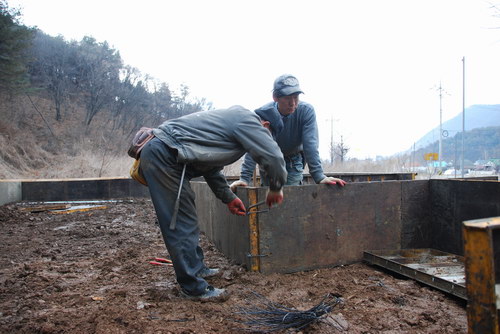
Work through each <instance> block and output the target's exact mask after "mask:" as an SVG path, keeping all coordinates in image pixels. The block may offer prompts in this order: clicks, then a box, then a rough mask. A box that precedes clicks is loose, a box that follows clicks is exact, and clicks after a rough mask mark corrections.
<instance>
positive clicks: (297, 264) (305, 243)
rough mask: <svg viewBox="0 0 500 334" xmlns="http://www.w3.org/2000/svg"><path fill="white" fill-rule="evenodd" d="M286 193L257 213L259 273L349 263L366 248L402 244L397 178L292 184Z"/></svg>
mask: <svg viewBox="0 0 500 334" xmlns="http://www.w3.org/2000/svg"><path fill="white" fill-rule="evenodd" d="M259 190H260V191H262V192H263V191H264V189H259ZM259 195H260V194H259ZM262 195H263V194H262ZM262 195H261V196H262ZM284 199H285V200H284V201H283V203H282V204H281V205H280V206H278V207H276V208H272V209H271V210H270V211H269V212H267V213H264V214H259V215H258V226H259V244H260V248H259V250H260V253H261V254H260V272H262V273H272V272H283V273H288V272H296V271H302V270H310V269H316V268H322V267H331V266H336V265H342V264H348V263H353V262H357V261H361V260H362V257H363V250H365V249H373V248H375V247H382V248H383V249H394V248H400V241H401V184H400V183H399V182H377V183H358V184H350V185H349V186H346V187H343V188H340V187H337V186H334V187H332V186H327V185H303V186H290V187H285V188H284Z"/></svg>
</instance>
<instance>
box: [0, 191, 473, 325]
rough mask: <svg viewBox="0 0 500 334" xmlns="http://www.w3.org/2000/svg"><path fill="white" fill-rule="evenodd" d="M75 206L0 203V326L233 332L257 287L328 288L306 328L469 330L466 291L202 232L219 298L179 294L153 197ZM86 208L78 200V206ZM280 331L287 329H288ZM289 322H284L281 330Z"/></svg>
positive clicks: (305, 293) (270, 296) (302, 296)
mask: <svg viewBox="0 0 500 334" xmlns="http://www.w3.org/2000/svg"><path fill="white" fill-rule="evenodd" d="M100 205H105V206H106V207H105V208H102V207H101V208H99V209H97V208H95V209H91V210H88V211H76V212H72V213H54V212H50V211H42V212H30V211H27V210H24V209H23V208H24V207H26V206H27V204H26V203H19V204H10V205H5V206H2V207H0V229H1V231H2V233H1V234H0V332H2V333H239V332H241V331H242V329H243V328H245V326H244V325H242V324H241V323H238V322H237V320H241V318H240V316H239V315H238V314H236V312H237V311H238V309H239V308H241V307H249V306H250V305H251V303H252V300H253V299H252V298H251V297H252V295H253V293H254V292H255V293H258V294H260V295H262V296H263V297H265V298H266V299H267V300H269V301H272V302H275V303H279V304H281V305H284V306H286V307H290V308H295V309H298V310H307V309H309V308H311V307H313V306H315V305H317V304H318V303H319V302H320V301H321V300H322V299H323V298H324V297H325V296H326V295H327V294H329V293H331V294H335V295H338V296H340V297H341V298H342V303H341V304H339V305H337V306H335V307H334V308H333V310H332V311H331V312H330V313H328V316H325V317H323V318H322V319H321V320H320V321H316V322H315V323H313V324H312V325H311V326H309V327H307V328H305V329H303V330H302V333H466V332H467V320H466V311H465V308H464V304H463V302H461V301H459V300H456V299H454V298H452V297H450V296H447V295H445V294H443V293H441V292H439V291H436V290H432V289H430V288H427V287H424V286H421V285H419V284H418V283H416V282H414V281H412V280H406V279H402V278H396V277H393V276H391V275H389V274H387V273H384V272H381V271H378V270H376V269H375V268H372V267H370V266H368V265H365V264H362V263H358V264H354V265H349V266H342V267H337V268H331V269H322V270H314V271H308V272H298V273H294V274H271V275H262V274H260V273H255V272H248V271H246V270H245V268H243V267H241V266H238V265H236V264H233V263H231V262H230V261H228V259H227V258H225V257H224V256H222V255H221V254H220V253H219V252H218V251H217V249H216V248H215V247H214V246H213V245H212V244H211V243H210V242H209V241H208V240H207V239H206V238H205V237H204V236H202V239H201V244H202V247H203V249H204V250H205V256H206V262H207V264H208V265H209V266H212V267H219V268H221V269H222V274H221V275H220V276H218V277H215V278H212V279H209V282H210V283H211V284H213V285H214V286H216V287H225V288H226V289H228V290H229V292H230V293H231V296H230V298H229V299H228V300H227V301H225V302H223V303H201V302H194V301H188V300H185V299H183V298H182V297H181V295H180V294H179V288H178V285H177V284H176V281H175V276H174V274H173V271H172V268H171V267H167V266H154V265H151V264H149V261H150V260H151V259H152V258H153V257H157V256H159V257H168V253H167V251H166V249H165V246H164V244H163V241H162V238H161V235H160V232H159V228H158V226H157V223H156V216H155V214H154V211H153V207H152V205H151V202H150V201H147V200H136V199H134V200H130V201H121V202H106V203H101V204H100ZM82 210H83V209H82ZM285 332H286V331H285ZM288 332H289V331H288Z"/></svg>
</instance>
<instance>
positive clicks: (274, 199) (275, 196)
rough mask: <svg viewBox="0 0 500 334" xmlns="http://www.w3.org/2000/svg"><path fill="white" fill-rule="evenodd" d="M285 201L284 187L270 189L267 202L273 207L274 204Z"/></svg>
mask: <svg viewBox="0 0 500 334" xmlns="http://www.w3.org/2000/svg"><path fill="white" fill-rule="evenodd" d="M281 202H283V189H282V190H278V191H276V190H269V191H268V192H267V196H266V204H267V205H268V206H269V207H272V206H273V204H281Z"/></svg>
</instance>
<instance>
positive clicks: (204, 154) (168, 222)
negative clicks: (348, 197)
mask: <svg viewBox="0 0 500 334" xmlns="http://www.w3.org/2000/svg"><path fill="white" fill-rule="evenodd" d="M268 126H269V121H268V120H267V119H262V118H259V117H258V116H257V115H256V113H254V112H253V111H251V110H248V109H245V108H243V107H240V106H233V107H231V108H228V109H218V110H210V111H200V112H196V113H193V114H189V115H186V116H182V117H179V118H175V119H170V120H167V121H166V122H164V123H163V124H161V125H160V126H159V127H158V128H156V129H154V130H153V133H154V138H153V139H151V140H150V141H149V142H148V143H147V144H145V145H144V148H143V149H142V151H141V155H140V167H139V173H140V175H141V177H142V178H143V179H144V181H145V183H146V184H147V185H148V187H149V192H150V194H151V199H152V202H153V205H154V208H155V211H156V215H157V217H158V223H159V225H160V230H161V233H162V236H163V240H164V242H165V246H166V247H167V250H168V252H169V255H170V257H171V260H172V263H173V267H174V270H175V274H176V277H177V282H178V283H179V285H180V287H181V292H182V295H183V296H184V297H186V298H189V299H195V300H205V301H209V300H218V299H220V298H221V297H225V296H227V293H226V292H225V290H224V289H217V288H214V287H213V286H211V285H209V284H208V283H207V281H206V280H205V278H207V277H209V276H213V275H214V274H217V273H218V270H217V269H212V268H208V267H206V266H205V264H204V256H203V251H202V249H201V248H200V246H199V228H198V218H197V216H196V206H195V194H194V192H193V190H192V189H191V186H190V183H189V181H190V180H191V179H192V178H195V177H199V176H203V177H204V179H205V181H206V182H207V184H208V185H209V187H210V189H211V190H212V191H213V193H214V194H215V196H216V197H217V198H218V199H220V200H221V201H222V202H223V203H226V204H227V206H228V209H229V211H230V212H231V213H233V214H236V215H243V216H244V215H245V213H246V208H245V206H244V204H243V203H242V201H241V200H240V199H239V198H238V197H237V196H236V194H234V192H232V191H231V190H230V189H229V185H228V183H227V181H226V178H225V177H224V175H223V174H222V169H223V167H224V166H226V165H230V164H232V163H234V162H235V161H237V160H238V159H240V158H241V157H242V156H243V155H244V154H245V153H246V152H248V153H249V156H251V157H252V158H253V159H254V160H255V161H257V162H258V163H259V164H260V165H261V166H264V167H263V168H264V169H265V170H266V173H267V175H269V179H270V180H271V181H270V183H269V189H268V192H267V195H266V203H267V205H268V206H272V205H274V204H279V203H281V202H282V201H283V191H282V187H283V185H284V183H285V182H286V169H285V162H284V160H283V154H282V153H281V150H280V148H279V147H278V145H277V144H276V142H275V141H274V140H273V138H272V137H271V134H270V132H269V131H268V130H266V128H268Z"/></svg>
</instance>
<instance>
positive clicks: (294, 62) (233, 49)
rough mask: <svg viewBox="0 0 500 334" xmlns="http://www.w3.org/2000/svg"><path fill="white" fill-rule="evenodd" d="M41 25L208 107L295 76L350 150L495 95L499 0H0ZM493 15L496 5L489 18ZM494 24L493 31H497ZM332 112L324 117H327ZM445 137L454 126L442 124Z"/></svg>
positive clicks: (325, 136) (258, 96) (499, 83)
mask: <svg viewBox="0 0 500 334" xmlns="http://www.w3.org/2000/svg"><path fill="white" fill-rule="evenodd" d="M8 4H9V7H18V8H20V9H21V11H22V13H23V22H24V24H26V25H29V26H37V27H38V28H40V29H41V30H42V31H44V32H45V33H47V34H49V35H52V36H57V35H62V36H64V37H65V38H66V40H68V41H69V40H72V39H75V40H81V38H82V37H83V36H85V35H89V36H93V37H94V38H96V39H97V41H99V42H102V41H108V42H109V44H110V45H112V46H113V47H114V48H115V49H117V50H119V51H120V54H121V56H122V59H123V60H124V62H125V63H126V64H128V65H131V66H134V67H137V68H138V69H139V70H140V71H141V72H143V73H147V74H150V75H151V76H153V77H155V78H157V79H158V80H160V81H162V82H166V83H168V84H169V85H170V87H171V89H173V90H177V89H178V87H179V85H180V84H181V83H184V84H186V85H188V86H189V87H190V88H191V93H192V95H194V96H198V97H205V98H207V100H209V101H211V102H212V103H213V104H214V106H215V107H216V108H219V107H221V108H224V107H229V106H231V105H234V104H240V105H242V106H244V107H246V108H249V109H255V108H257V107H259V106H261V105H263V104H264V103H266V102H269V101H271V98H272V96H271V90H272V83H273V81H274V79H275V78H276V77H277V76H279V75H280V74H283V73H291V74H294V75H295V76H296V77H297V78H298V79H299V81H300V84H301V87H302V89H303V90H304V92H305V94H304V95H302V96H301V99H302V100H304V101H306V102H309V103H311V104H312V105H313V106H314V107H315V109H316V113H317V119H318V124H319V131H320V141H321V144H320V154H321V156H322V157H323V158H325V159H327V158H328V157H329V155H328V147H329V144H330V138H331V128H332V127H331V125H332V123H333V138H334V141H335V142H338V141H339V140H340V136H342V137H343V140H344V142H345V143H346V144H347V146H348V147H350V152H349V156H350V157H357V158H366V157H372V158H373V157H375V156H376V155H383V156H387V155H392V154H395V153H397V152H400V151H404V150H406V149H409V148H411V147H412V145H413V143H414V142H415V141H417V140H418V139H420V138H421V137H422V136H423V135H425V134H426V133H427V132H428V131H430V130H431V129H432V128H434V127H436V126H439V93H438V91H437V87H438V86H439V84H440V83H441V84H442V87H443V89H444V91H445V94H444V95H443V99H442V105H443V107H442V108H443V113H442V115H443V122H444V121H446V120H448V119H450V118H452V117H454V116H456V115H457V114H459V113H461V111H462V96H463V95H462V74H463V71H462V65H463V62H462V58H463V57H465V78H466V88H465V105H466V107H467V106H470V105H473V104H500V12H499V11H496V10H494V9H492V8H491V6H492V5H494V4H497V5H498V6H497V7H499V8H500V0H492V1H483V0H378V1H373V0H349V1H338V0H308V1H297V0H253V1H239V0H211V1H207V0H182V1H179V0H178V1H173V0H172V1H171V0H142V1H130V0H120V1H118V0H104V1H103V0H100V1H96V0H86V1H69V0H44V1H40V0H8ZM495 15H497V16H496V17H495ZM495 28H496V29H495ZM331 120H333V122H332V121H331ZM450 135H453V132H450Z"/></svg>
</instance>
